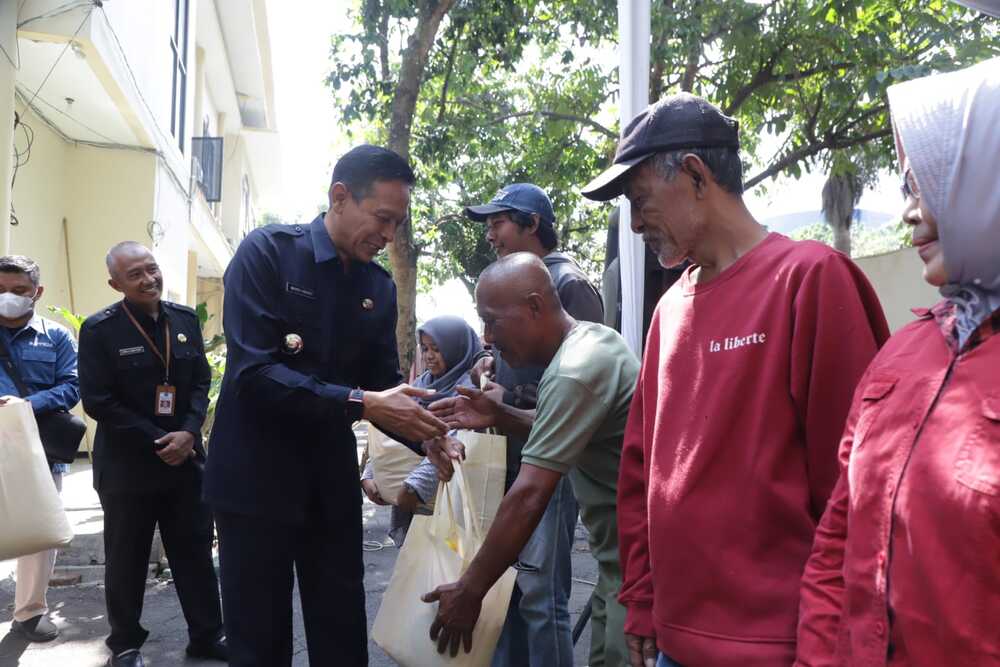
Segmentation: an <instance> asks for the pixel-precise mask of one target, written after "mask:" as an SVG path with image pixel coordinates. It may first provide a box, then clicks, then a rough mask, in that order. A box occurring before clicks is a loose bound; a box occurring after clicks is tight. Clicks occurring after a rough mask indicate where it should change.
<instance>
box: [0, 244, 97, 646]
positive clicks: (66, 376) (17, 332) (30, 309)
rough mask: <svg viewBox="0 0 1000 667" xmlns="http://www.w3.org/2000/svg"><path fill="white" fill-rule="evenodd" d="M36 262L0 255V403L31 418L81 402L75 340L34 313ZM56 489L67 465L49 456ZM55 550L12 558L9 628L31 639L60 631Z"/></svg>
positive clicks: (38, 639)
mask: <svg viewBox="0 0 1000 667" xmlns="http://www.w3.org/2000/svg"><path fill="white" fill-rule="evenodd" d="M39 279H40V274H39V268H38V265H37V264H36V263H35V262H34V261H32V260H31V259H29V258H27V257H23V256H20V255H9V256H7V257H0V347H2V349H0V355H2V358H3V364H2V369H3V370H0V405H3V404H4V403H6V402H7V401H9V400H11V399H12V398H15V397H22V398H24V399H25V400H27V401H28V402H29V403H31V407H32V410H34V413H35V416H36V418H40V417H42V416H43V415H47V414H50V413H53V412H56V411H68V410H70V409H72V408H73V407H74V406H75V405H76V404H77V403H79V401H80V389H79V384H78V382H77V377H76V342H75V341H74V340H73V335H72V334H70V332H69V331H68V330H67V329H66V328H65V327H63V326H61V325H59V324H56V323H55V322H52V321H51V320H48V319H46V318H44V317H40V316H38V315H36V314H35V304H36V303H37V302H38V300H39V299H40V298H41V296H42V292H43V291H44V288H43V287H42V286H41V284H40V283H39ZM49 463H50V465H51V466H52V480H53V481H54V482H55V485H56V489H61V488H62V476H63V474H64V473H67V472H69V465H68V464H66V463H63V462H56V461H52V460H50V461H49ZM55 562H56V550H55V549H50V550H47V551H41V552H39V553H37V554H32V555H30V556H22V557H21V558H18V559H17V587H16V588H15V590H14V622H13V623H12V625H11V629H12V630H13V631H14V632H16V633H18V634H20V635H21V636H23V637H24V638H25V639H27V640H29V641H33V642H46V641H51V640H53V639H55V638H56V637H57V636H58V635H59V630H58V629H57V628H56V626H55V625H54V624H53V623H52V621H50V620H49V618H48V605H47V604H46V601H45V594H46V592H47V591H48V588H49V577H51V576H52V569H53V567H54V566H55Z"/></svg>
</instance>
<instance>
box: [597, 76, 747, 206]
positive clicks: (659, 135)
mask: <svg viewBox="0 0 1000 667" xmlns="http://www.w3.org/2000/svg"><path fill="white" fill-rule="evenodd" d="M721 147H727V148H733V149H736V150H739V147H740V131H739V123H738V122H737V121H736V120H735V119H733V118H730V117H729V116H727V115H725V114H724V113H722V111H721V110H720V109H719V107H717V106H715V105H714V104H712V103H711V102H709V101H708V100H705V99H702V98H700V97H698V96H697V95H692V94H690V93H678V94H676V95H671V96H670V97H667V98H664V99H662V100H660V101H659V102H657V103H656V104H651V105H649V106H648V107H646V108H645V109H644V110H643V111H642V113H640V114H639V115H638V116H636V117H635V118H633V119H632V122H631V123H629V124H628V126H627V127H626V128H625V132H623V133H622V138H621V140H620V141H619V142H618V150H617V151H616V152H615V161H614V162H613V163H612V165H611V166H610V167H608V168H607V169H605V170H604V172H603V173H602V174H601V175H600V176H598V177H597V178H595V179H594V180H592V181H591V182H590V183H588V184H587V185H586V186H585V187H584V188H583V191H582V194H583V196H584V197H586V198H587V199H593V200H594V201H608V200H609V199H614V198H615V197H617V196H619V195H621V194H622V192H623V188H624V187H625V175H626V174H627V173H628V172H629V170H630V169H631V168H632V167H634V166H635V165H637V164H639V163H640V162H642V161H643V160H645V159H646V158H648V157H650V156H651V155H654V154H656V153H660V152H663V151H672V150H677V149H680V148H721Z"/></svg>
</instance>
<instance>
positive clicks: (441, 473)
mask: <svg viewBox="0 0 1000 667" xmlns="http://www.w3.org/2000/svg"><path fill="white" fill-rule="evenodd" d="M424 454H426V455H427V459H428V460H429V461H430V462H431V463H433V464H434V467H435V468H437V473H438V479H440V480H441V481H443V482H447V481H449V480H450V479H451V476H452V475H454V474H455V467H454V466H453V465H452V463H451V462H452V461H464V460H465V445H463V444H462V443H461V442H459V441H458V440H455V438H452V437H451V436H445V437H443V438H435V439H434V440H428V441H427V442H425V443H424Z"/></svg>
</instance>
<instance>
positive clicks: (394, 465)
mask: <svg viewBox="0 0 1000 667" xmlns="http://www.w3.org/2000/svg"><path fill="white" fill-rule="evenodd" d="M368 456H369V458H370V460H371V464H372V479H373V480H374V481H375V486H377V487H378V494H379V495H380V496H382V498H384V499H385V501H386V502H389V503H393V504H395V502H396V498H398V497H399V492H400V491H402V490H403V482H404V481H405V480H406V478H407V477H408V476H409V474H410V473H411V472H413V469H414V468H416V467H417V466H418V465H420V462H421V461H423V460H424V459H423V457H422V456H420V455H419V454H417V453H416V452H414V451H413V450H412V449H410V448H409V447H407V446H406V445H404V444H403V443H401V442H396V441H395V440H393V439H391V438H389V437H388V436H387V435H386V434H385V433H382V431H380V430H378V429H377V428H375V426H374V425H372V424H369V425H368Z"/></svg>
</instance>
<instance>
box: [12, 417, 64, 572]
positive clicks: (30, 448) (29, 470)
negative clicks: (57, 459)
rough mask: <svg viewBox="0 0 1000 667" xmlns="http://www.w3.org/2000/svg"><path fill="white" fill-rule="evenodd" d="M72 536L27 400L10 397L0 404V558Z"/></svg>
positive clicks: (33, 550) (51, 545)
mask: <svg viewBox="0 0 1000 667" xmlns="http://www.w3.org/2000/svg"><path fill="white" fill-rule="evenodd" d="M72 539H73V530H72V529H71V528H70V525H69V520H68V519H67V518H66V511H65V510H64V509H63V506H62V500H60V498H59V492H58V491H56V485H55V483H54V482H53V481H52V472H51V469H50V467H49V463H48V461H46V459H45V452H44V450H43V449H42V441H41V439H40V438H39V437H38V425H37V424H36V422H35V415H34V413H33V412H32V410H31V404H30V403H28V402H27V401H24V400H11V401H10V402H9V403H7V404H6V405H2V406H0V560H6V559H8V558H17V557H19V556H27V555H28V554H33V553H38V552H39V551H45V550H46V549H53V548H56V547H62V546H66V545H67V544H69V543H70V540H72Z"/></svg>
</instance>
